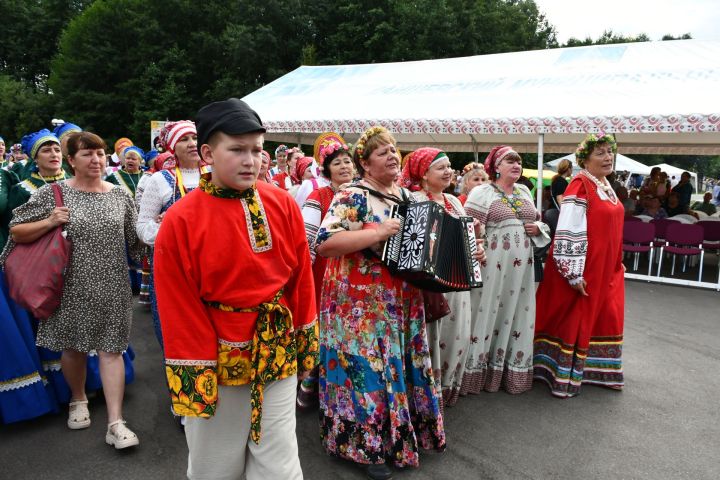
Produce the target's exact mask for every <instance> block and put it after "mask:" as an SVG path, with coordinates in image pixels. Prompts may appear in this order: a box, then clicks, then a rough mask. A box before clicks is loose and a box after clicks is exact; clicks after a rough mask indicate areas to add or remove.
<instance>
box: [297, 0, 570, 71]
mask: <svg viewBox="0 0 720 480" xmlns="http://www.w3.org/2000/svg"><path fill="white" fill-rule="evenodd" d="M303 5H304V11H307V12H308V14H309V16H310V18H311V20H310V24H309V25H308V28H307V35H306V37H307V38H308V39H309V42H311V44H312V45H313V46H314V47H315V52H316V58H317V60H318V63H319V64H323V65H333V64H352V63H377V62H397V61H408V60H425V59H433V58H448V57H458V56H468V55H480V54H485V53H500V52H510V51H521V50H531V49H538V48H547V47H549V46H555V45H557V40H556V38H555V30H554V28H553V27H552V26H551V25H550V24H549V23H548V21H547V20H546V19H545V17H544V16H543V15H541V14H540V13H539V11H538V9H537V5H536V4H535V2H534V1H531V0H512V1H506V0H484V1H477V0H413V1H407V0H403V1H401V0H364V1H357V0H340V1H338V2H335V5H334V8H333V9H328V8H327V6H326V5H325V4H324V3H321V2H317V1H312V0H309V1H305V2H304V3H303Z"/></svg>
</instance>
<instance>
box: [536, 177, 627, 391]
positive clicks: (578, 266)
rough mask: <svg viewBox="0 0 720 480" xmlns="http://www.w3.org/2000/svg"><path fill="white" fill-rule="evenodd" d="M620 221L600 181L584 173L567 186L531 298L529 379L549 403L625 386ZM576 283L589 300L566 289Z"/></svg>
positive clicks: (621, 215) (611, 195) (613, 200)
mask: <svg viewBox="0 0 720 480" xmlns="http://www.w3.org/2000/svg"><path fill="white" fill-rule="evenodd" d="M623 221H624V208H623V205H622V203H620V202H618V199H617V196H615V193H614V192H613V191H612V189H611V188H609V184H607V181H606V184H603V183H601V182H599V181H598V180H597V179H596V178H595V177H593V176H592V175H590V174H589V173H587V171H584V170H583V171H582V172H581V174H579V175H577V176H576V177H575V178H574V179H573V180H572V182H570V185H569V186H568V188H567V190H565V194H564V196H563V202H562V206H561V209H560V218H559V219H558V226H557V232H556V234H555V240H554V243H553V247H552V249H551V253H550V255H549V256H548V259H547V263H546V265H545V275H544V279H543V281H542V283H540V288H539V289H538V291H537V305H538V308H537V319H536V326H535V332H536V333H535V352H534V357H533V364H534V371H535V378H538V379H541V380H544V381H545V382H547V383H548V384H549V385H550V389H551V392H552V394H553V395H555V396H558V397H572V396H575V395H577V394H578V393H580V385H581V384H582V383H590V384H595V385H602V386H606V387H610V388H615V389H620V388H622V387H623V385H624V379H623V370H622V343H623V328H624V305H625V282H624V278H623V276H624V271H623V266H622V232H623ZM582 281H586V282H587V287H586V291H587V293H588V296H582V295H579V294H578V293H577V292H576V291H575V290H573V289H572V288H571V285H575V284H577V283H580V282H582Z"/></svg>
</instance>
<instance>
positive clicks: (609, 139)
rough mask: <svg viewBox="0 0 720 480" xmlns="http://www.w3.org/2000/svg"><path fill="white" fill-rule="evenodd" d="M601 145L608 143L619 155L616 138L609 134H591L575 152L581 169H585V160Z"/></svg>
mask: <svg viewBox="0 0 720 480" xmlns="http://www.w3.org/2000/svg"><path fill="white" fill-rule="evenodd" d="M600 143H606V144H608V145H610V148H611V149H612V152H613V153H617V142H616V141H615V136H613V135H611V134H609V133H602V132H601V133H591V134H589V135H588V136H586V137H585V139H584V140H583V141H582V142H580V144H579V145H578V147H577V149H576V150H575V158H576V159H577V162H578V165H579V166H580V168H585V160H587V158H588V157H589V156H590V153H592V151H593V149H594V148H595V146H597V145H598V144H600Z"/></svg>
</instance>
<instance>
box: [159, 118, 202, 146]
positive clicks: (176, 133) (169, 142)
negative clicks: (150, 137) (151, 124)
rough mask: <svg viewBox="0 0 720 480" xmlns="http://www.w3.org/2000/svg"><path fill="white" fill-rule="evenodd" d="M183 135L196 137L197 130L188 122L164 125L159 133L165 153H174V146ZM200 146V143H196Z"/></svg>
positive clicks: (181, 121) (182, 121)
mask: <svg viewBox="0 0 720 480" xmlns="http://www.w3.org/2000/svg"><path fill="white" fill-rule="evenodd" d="M185 135H197V128H195V124H194V123H193V122H191V121H190V120H180V121H178V122H168V123H166V124H165V125H164V126H163V128H162V130H161V131H160V137H161V138H160V142H161V143H162V145H163V147H164V148H165V150H166V151H168V152H170V153H173V154H174V153H175V145H177V142H178V141H179V140H180V139H181V138H182V137H184V136H185ZM198 145H200V142H198Z"/></svg>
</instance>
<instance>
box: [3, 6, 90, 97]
mask: <svg viewBox="0 0 720 480" xmlns="http://www.w3.org/2000/svg"><path fill="white" fill-rule="evenodd" d="M91 3H92V0H0V12H2V22H3V27H2V28H1V29H0V73H3V74H6V75H9V76H11V77H12V78H14V79H16V80H22V81H24V82H26V83H27V84H28V85H30V86H32V87H33V88H36V89H39V90H43V91H45V92H47V78H48V75H49V74H50V60H51V59H52V58H53V57H54V56H55V54H56V53H57V42H58V38H59V37H60V34H61V33H62V31H63V29H64V28H65V26H66V25H67V23H68V22H69V21H70V19H72V18H74V17H75V16H77V15H78V14H79V13H80V12H82V11H83V10H84V9H85V8H86V7H87V6H88V5H90V4H91Z"/></svg>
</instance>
